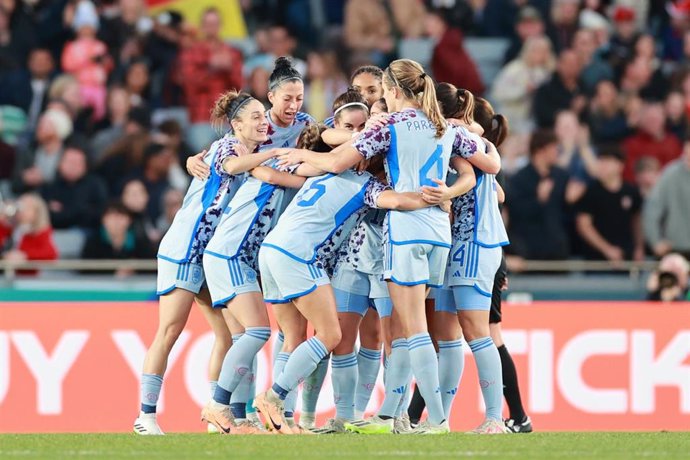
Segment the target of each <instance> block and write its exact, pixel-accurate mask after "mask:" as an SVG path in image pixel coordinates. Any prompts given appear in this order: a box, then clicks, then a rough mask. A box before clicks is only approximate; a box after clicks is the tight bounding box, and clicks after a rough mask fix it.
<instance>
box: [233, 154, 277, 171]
mask: <svg viewBox="0 0 690 460" xmlns="http://www.w3.org/2000/svg"><path fill="white" fill-rule="evenodd" d="M275 156H276V152H275V151H274V150H266V151H265V152H259V153H252V154H251V155H240V156H228V157H227V158H226V159H225V160H223V170H224V171H225V172H226V173H228V174H230V175H235V174H242V173H245V172H247V171H249V170H251V169H254V168H256V167H257V166H259V165H261V164H262V163H264V162H265V161H267V160H270V159H271V158H274V157H275Z"/></svg>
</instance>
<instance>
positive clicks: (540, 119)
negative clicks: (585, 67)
mask: <svg viewBox="0 0 690 460" xmlns="http://www.w3.org/2000/svg"><path fill="white" fill-rule="evenodd" d="M581 69H582V66H581V64H580V59H579V58H578V56H577V54H575V52H574V51H573V50H565V51H563V52H562V53H561V54H560V55H559V56H558V65H557V67H556V73H555V74H554V75H553V76H552V77H551V79H550V80H549V81H548V82H546V83H544V84H543V85H541V86H540V87H539V89H538V90H537V92H536V94H535V95H534V115H535V119H536V121H537V125H538V126H539V127H540V128H551V127H553V123H554V119H555V116H556V114H557V113H558V112H559V111H561V110H572V111H573V112H575V113H576V114H578V115H579V114H580V113H582V111H583V110H584V108H585V107H586V104H587V100H586V99H585V97H584V96H583V94H582V89H581V88H580V82H579V76H580V71H581Z"/></svg>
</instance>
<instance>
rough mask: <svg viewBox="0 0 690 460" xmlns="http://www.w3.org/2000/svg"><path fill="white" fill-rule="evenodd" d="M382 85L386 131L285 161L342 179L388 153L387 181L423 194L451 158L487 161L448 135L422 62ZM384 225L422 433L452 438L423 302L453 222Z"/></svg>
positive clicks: (401, 65) (412, 218) (459, 134)
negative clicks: (423, 417)
mask: <svg viewBox="0 0 690 460" xmlns="http://www.w3.org/2000/svg"><path fill="white" fill-rule="evenodd" d="M383 87H384V98H385V99H386V102H387V105H388V108H389V109H390V110H391V111H394V112H396V113H393V114H392V115H391V116H390V117H389V119H388V122H387V123H385V124H383V126H379V127H376V128H372V129H368V130H366V131H365V132H364V133H362V135H361V136H360V137H359V138H358V139H357V140H356V141H355V142H354V143H353V144H345V145H344V146H342V147H339V148H337V149H335V150H334V151H333V152H332V153H331V154H326V155H319V154H315V153H313V152H303V151H299V152H290V153H286V154H284V155H283V156H282V157H281V160H282V161H285V162H287V163H293V162H300V161H303V162H307V163H308V164H311V165H312V166H314V167H315V168H318V169H321V170H324V171H331V172H335V173H339V172H341V171H344V170H347V169H348V168H350V167H352V165H354V164H356V163H358V162H359V161H361V159H362V157H364V158H365V159H368V158H371V157H373V156H376V155H385V163H386V168H387V174H388V178H389V182H390V184H391V185H392V186H393V187H394V189H395V191H397V192H413V193H419V191H420V189H421V187H423V186H425V185H431V186H433V185H434V184H437V183H441V184H442V183H443V182H444V181H445V178H446V174H447V171H448V162H449V160H450V156H451V154H459V155H461V156H463V157H467V158H471V157H476V156H486V155H483V153H484V152H483V151H482V150H481V144H480V142H478V138H476V137H472V136H470V135H469V133H468V132H467V131H466V130H464V129H455V128H452V129H449V126H448V123H447V122H446V120H445V119H444V118H443V116H442V114H441V111H440V109H439V107H438V103H437V101H436V91H435V88H434V83H433V80H432V79H431V77H429V76H428V75H426V73H425V72H424V69H423V68H422V67H421V66H420V65H419V64H418V63H416V62H414V61H411V60H407V59H402V60H397V61H394V62H393V63H391V65H390V66H389V67H388V68H387V69H386V71H385V72H384V78H383ZM479 153H481V154H482V155H479ZM499 167H500V163H499ZM496 170H498V167H497V168H496ZM386 224H387V228H386V231H387V243H386V260H385V261H384V263H386V273H385V276H386V278H387V279H388V280H389V283H388V289H389V292H390V296H391V299H392V300H393V305H394V307H395V309H396V311H397V312H398V313H399V314H400V318H401V322H402V328H403V331H402V333H403V335H404V337H406V338H407V348H408V349H409V354H410V362H411V365H412V370H413V372H414V375H415V377H416V379H417V382H418V384H419V386H420V388H421V392H422V395H423V396H424V399H425V400H426V401H427V404H428V408H429V420H427V421H426V422H424V423H423V424H420V426H419V427H418V429H417V431H418V432H420V433H429V434H435V433H447V432H448V431H449V430H450V428H449V426H448V422H447V420H446V419H445V416H444V411H443V407H442V403H441V397H440V394H439V393H438V387H439V381H438V364H437V362H436V351H435V349H434V346H433V344H432V342H431V337H430V336H429V333H428V330H427V324H426V318H425V316H424V299H425V298H426V295H427V291H426V289H427V286H440V285H441V284H442V282H443V275H444V271H445V265H446V263H445V261H446V259H447V255H448V252H449V249H450V247H451V235H450V222H449V219H448V216H447V214H446V213H444V212H443V211H442V210H441V209H439V208H425V209H420V210H415V211H412V212H400V211H391V212H389V213H388V219H387V222H386ZM390 422H391V423H392V420H391V421H390Z"/></svg>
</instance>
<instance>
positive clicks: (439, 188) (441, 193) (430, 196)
mask: <svg viewBox="0 0 690 460" xmlns="http://www.w3.org/2000/svg"><path fill="white" fill-rule="evenodd" d="M432 180H433V181H434V183H435V184H436V187H430V186H428V185H425V186H424V187H422V199H423V200H424V201H426V202H427V203H430V204H440V203H441V202H443V201H448V200H450V189H449V188H448V186H447V185H446V183H445V182H443V181H442V180H439V179H432Z"/></svg>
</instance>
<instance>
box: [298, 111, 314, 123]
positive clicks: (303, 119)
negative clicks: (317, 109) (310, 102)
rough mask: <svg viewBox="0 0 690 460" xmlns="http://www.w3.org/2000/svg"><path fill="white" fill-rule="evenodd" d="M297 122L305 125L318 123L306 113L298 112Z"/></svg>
mask: <svg viewBox="0 0 690 460" xmlns="http://www.w3.org/2000/svg"><path fill="white" fill-rule="evenodd" d="M295 121H296V122H298V123H302V124H305V125H308V124H310V123H316V119H315V118H314V117H312V116H311V115H309V114H308V113H306V112H297V115H295Z"/></svg>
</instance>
